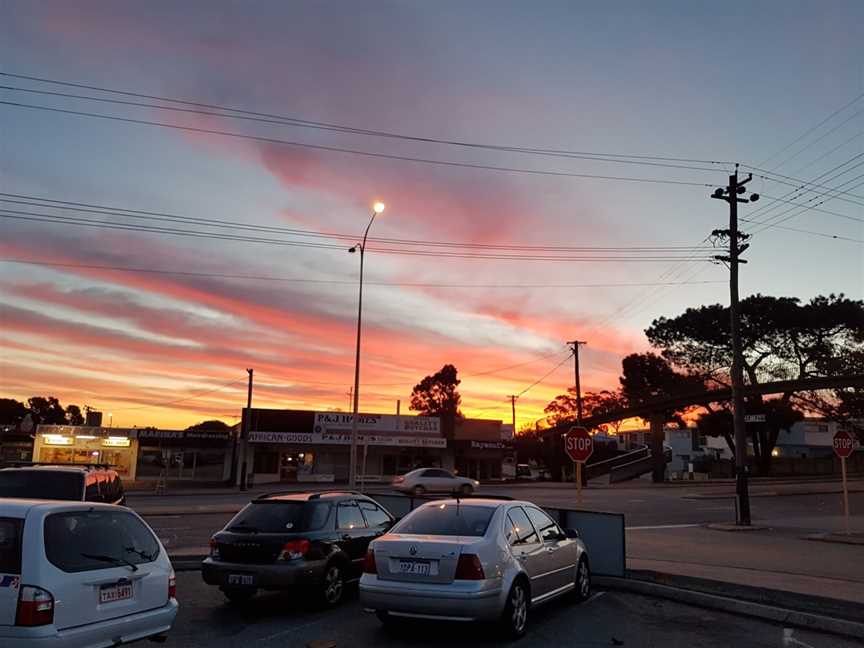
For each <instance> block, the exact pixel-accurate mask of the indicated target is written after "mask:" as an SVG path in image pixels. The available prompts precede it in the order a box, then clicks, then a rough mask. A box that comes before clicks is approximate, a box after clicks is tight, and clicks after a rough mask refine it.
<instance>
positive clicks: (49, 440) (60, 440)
mask: <svg viewBox="0 0 864 648" xmlns="http://www.w3.org/2000/svg"><path fill="white" fill-rule="evenodd" d="M42 443H44V444H45V445H49V446H71V445H74V443H75V439H73V438H72V437H69V436H63V435H62V434H43V435H42Z"/></svg>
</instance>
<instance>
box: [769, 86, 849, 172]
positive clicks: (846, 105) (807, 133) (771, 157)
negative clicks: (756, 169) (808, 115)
mask: <svg viewBox="0 0 864 648" xmlns="http://www.w3.org/2000/svg"><path fill="white" fill-rule="evenodd" d="M862 97H864V92H862V93H861V94H859V95H858V96H856V97H854V98H853V99H852V100H851V101H849V102H848V103H846V104H844V105H842V106H841V107H840V108H838V109H837V110H835V111H834V112H832V113H831V114H830V115H828V116H827V117H826V118H825V119H823V120H822V121H820V122H819V123H818V124H816V125H815V126H813V127H812V128H808V129H807V130H806V131H804V132H803V133H802V134H801V135H799V136H798V137H796V138H795V139H794V140H792V141H791V142H790V143H789V144H787V145H786V146H784V147H783V148H782V149H780V150H779V151H777V152H776V153H774V154H773V155H771V156H770V157H768V158H766V159H765V160H762V162H760V163H759V166H765V165H766V164H767V163H768V162H770V161H771V160H773V159H774V158H776V157H777V156H778V155H782V154H783V153H785V152H786V151H788V150H789V149H790V148H792V147H793V146H795V145H796V144H797V143H798V142H800V141H801V140H803V139H804V138H805V137H807V136H808V135H809V134H810V133H812V132H814V131H816V130H817V129H819V128H820V127H821V126H823V125H824V124H826V123H828V122H829V121H831V119H833V118H834V117H835V116H836V115H839V114H840V113H841V112H843V111H844V110H846V109H847V108H849V107H850V106H852V105H854V104H855V103H857V102H858V101H859V100H860V99H861V98H862ZM814 143H815V142H814ZM783 164H784V163H782V162H781V163H780V164H778V165H775V167H774V168H775V169H778V168H780V167H781V166H783Z"/></svg>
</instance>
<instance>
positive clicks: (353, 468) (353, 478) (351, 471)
mask: <svg viewBox="0 0 864 648" xmlns="http://www.w3.org/2000/svg"><path fill="white" fill-rule="evenodd" d="M383 211H384V203H383V202H376V203H375V204H374V205H373V206H372V217H371V218H370V219H369V224H368V225H367V226H366V231H365V232H363V241H362V242H361V243H358V244H357V245H355V246H354V247H352V248H351V249H349V250H348V251H349V252H352V253H353V252H356V251H357V248H358V247H359V248H360V295H359V297H358V299H357V352H356V355H355V357H354V413H353V415H352V416H351V458H350V462H351V463H350V464H349V466H348V485H349V487H350V488H354V487H355V486H356V483H357V408H358V405H359V402H360V327H361V325H362V323H363V256H364V254H365V253H366V237H367V236H369V228H370V227H372V223H373V222H374V221H375V217H376V216H377V215H378V214H380V213H381V212H383Z"/></svg>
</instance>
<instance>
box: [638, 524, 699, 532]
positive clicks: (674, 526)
mask: <svg viewBox="0 0 864 648" xmlns="http://www.w3.org/2000/svg"><path fill="white" fill-rule="evenodd" d="M699 526H702V525H701V524H661V525H656V526H629V527H624V530H625V531H643V530H644V531H649V530H652V529H692V528H694V527H699Z"/></svg>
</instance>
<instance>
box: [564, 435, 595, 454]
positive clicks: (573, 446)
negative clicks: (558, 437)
mask: <svg viewBox="0 0 864 648" xmlns="http://www.w3.org/2000/svg"><path fill="white" fill-rule="evenodd" d="M564 451H565V452H566V453H567V455H568V456H569V457H570V459H572V460H573V461H576V462H585V461H588V457H590V456H591V454H592V453H593V452H594V439H592V438H591V435H590V434H588V430H586V429H585V428H584V427H572V428H570V429H569V430H568V431H567V434H565V435H564Z"/></svg>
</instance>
